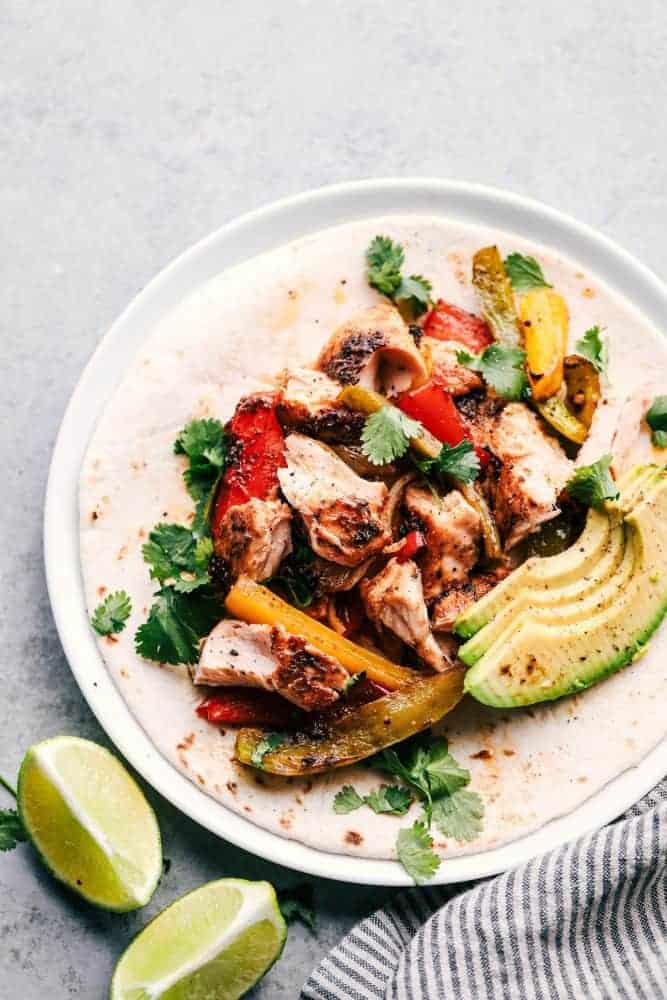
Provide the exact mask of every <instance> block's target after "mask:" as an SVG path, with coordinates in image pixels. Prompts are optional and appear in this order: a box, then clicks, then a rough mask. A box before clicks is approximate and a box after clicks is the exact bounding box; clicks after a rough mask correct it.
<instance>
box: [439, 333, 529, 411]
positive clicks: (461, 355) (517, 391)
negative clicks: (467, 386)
mask: <svg viewBox="0 0 667 1000" xmlns="http://www.w3.org/2000/svg"><path fill="white" fill-rule="evenodd" d="M456 359H457V361H458V362H459V364H461V365H465V366H466V368H471V369H472V370H473V371H475V372H479V373H480V374H481V375H482V377H483V378H484V380H485V381H486V382H488V384H489V385H490V386H492V388H493V389H495V391H496V392H497V393H498V395H499V396H501V397H502V398H503V399H508V400H518V399H526V398H527V397H528V395H529V393H530V389H529V386H528V376H527V374H526V369H525V361H526V354H525V351H522V350H520V349H519V348H518V347H503V345H502V344H490V345H489V346H488V347H486V348H485V349H484V350H483V351H482V353H481V354H469V353H468V352H467V351H457V352H456Z"/></svg>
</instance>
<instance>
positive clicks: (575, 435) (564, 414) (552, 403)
mask: <svg viewBox="0 0 667 1000" xmlns="http://www.w3.org/2000/svg"><path fill="white" fill-rule="evenodd" d="M537 409H538V412H539V413H540V414H541V415H542V416H543V417H544V419H545V420H546V422H547V423H548V424H550V426H551V427H553V429H554V430H556V431H558V433H559V434H562V435H563V437H564V438H567V440H568V441H572V442H573V443H574V444H583V443H584V441H585V440H586V438H587V437H588V428H587V427H586V426H585V425H584V424H582V422H581V421H580V420H577V418H576V417H575V416H574V414H573V413H570V411H569V410H568V408H567V406H566V405H565V403H564V401H563V400H562V399H561V398H560V396H552V397H551V399H547V400H546V401H545V402H544V403H537Z"/></svg>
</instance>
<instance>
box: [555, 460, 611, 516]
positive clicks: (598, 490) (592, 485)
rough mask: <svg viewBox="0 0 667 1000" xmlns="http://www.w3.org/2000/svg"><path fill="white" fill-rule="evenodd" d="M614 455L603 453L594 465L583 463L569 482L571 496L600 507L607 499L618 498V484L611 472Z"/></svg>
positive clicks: (591, 505) (568, 487) (587, 504)
mask: <svg viewBox="0 0 667 1000" xmlns="http://www.w3.org/2000/svg"><path fill="white" fill-rule="evenodd" d="M612 461H613V456H612V455H603V456H602V458H599V459H598V460H597V462H593V464H592V465H582V466H581V467H580V468H579V469H577V471H576V472H575V474H574V475H573V476H572V478H571V479H570V481H569V483H568V484H567V491H568V493H569V494H570V496H571V497H573V498H574V499H575V500H578V501H579V502H580V503H583V504H585V505H586V506H587V507H599V506H600V505H601V504H602V503H604V501H605V500H617V499H618V496H619V490H618V486H617V485H616V483H615V482H614V479H613V476H612V475H611V472H610V467H611V463H612Z"/></svg>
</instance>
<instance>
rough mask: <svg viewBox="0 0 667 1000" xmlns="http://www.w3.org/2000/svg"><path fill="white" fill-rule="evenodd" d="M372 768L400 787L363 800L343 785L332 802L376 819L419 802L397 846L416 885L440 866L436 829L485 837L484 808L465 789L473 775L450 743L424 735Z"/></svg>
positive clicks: (385, 754) (340, 809)
mask: <svg viewBox="0 0 667 1000" xmlns="http://www.w3.org/2000/svg"><path fill="white" fill-rule="evenodd" d="M370 763H371V765H372V766H373V767H375V768H376V769H377V770H379V771H381V772H382V773H383V774H388V775H391V776H392V777H393V778H398V779H399V781H400V782H401V784H393V785H389V784H384V785H380V787H379V788H377V789H376V790H375V791H373V792H371V793H370V794H369V795H366V796H364V797H362V796H361V795H359V793H358V792H357V791H356V789H355V788H354V787H353V786H352V785H344V786H343V787H342V788H341V789H340V790H339V791H338V792H337V793H336V795H335V797H334V801H333V810H334V812H336V813H339V814H342V815H344V814H346V813H350V812H354V811H355V810H357V809H361V807H362V806H364V805H366V806H368V807H369V808H370V809H372V810H373V811H374V812H375V813H378V814H386V815H391V816H404V815H405V814H406V813H407V812H408V810H409V808H410V806H411V805H412V803H413V802H414V801H415V799H417V800H418V801H419V802H421V804H422V806H423V813H422V815H421V816H420V817H419V818H418V819H417V820H415V822H414V823H413V824H412V826H410V827H406V828H405V829H402V830H401V831H400V832H399V834H398V838H397V841H396V852H397V854H398V859H399V861H400V862H401V863H402V865H403V867H404V868H405V870H406V871H407V872H408V873H409V875H411V876H412V878H413V879H414V880H415V882H417V883H420V882H424V881H426V880H427V879H429V878H431V876H432V875H434V874H435V872H436V871H437V870H438V867H439V865H440V858H439V857H438V855H437V854H436V853H435V851H434V850H433V838H432V836H431V833H430V829H431V826H432V825H433V824H435V826H436V828H437V829H438V830H439V831H440V833H442V834H443V836H445V837H452V838H454V839H455V840H461V841H470V840H474V839H475V837H476V836H478V834H479V833H480V832H481V830H482V820H483V817H484V803H483V802H482V799H481V797H480V796H479V795H478V794H477V792H472V791H470V789H469V788H467V785H469V783H470V772H469V771H468V770H466V768H464V767H461V765H460V764H459V763H458V761H456V760H455V759H454V757H453V756H452V755H451V753H450V752H449V747H448V744H447V740H445V739H436V738H433V737H432V736H429V735H424V734H422V735H420V736H416V737H414V738H413V739H411V740H406V741H405V742H404V743H401V744H400V745H398V746H394V747H388V748H386V749H385V750H383V751H382V752H381V753H379V754H378V755H377V756H375V757H373V758H372V760H371V761H370Z"/></svg>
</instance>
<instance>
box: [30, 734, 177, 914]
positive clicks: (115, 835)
mask: <svg viewBox="0 0 667 1000" xmlns="http://www.w3.org/2000/svg"><path fill="white" fill-rule="evenodd" d="M18 807H19V812H20V814H21V819H22V820H23V824H24V826H25V828H26V831H27V833H28V836H29V837H30V839H31V841H32V843H33V844H34V846H35V847H36V849H37V851H38V852H39V854H40V856H41V858H42V860H43V861H44V863H45V864H46V866H47V868H49V869H50V870H51V872H53V874H54V875H55V877H56V878H57V879H60V881H61V882H64V883H65V885H67V886H69V887H70V888H71V889H73V890H74V891H75V892H77V893H79V895H81V896H83V897H84V898H85V899H87V900H88V901H89V902H91V903H94V904H95V905H96V906H102V907H104V908H105V909H108V910H119V911H125V910H136V909H137V908H138V907H139V906H144V905H145V904H146V903H147V902H148V900H149V899H150V898H151V896H152V895H153V892H154V891H155V887H156V885H157V883H158V880H159V878H160V874H161V873H162V846H161V843H160V830H159V828H158V825H157V820H156V819H155V813H154V812H153V810H152V809H151V807H150V806H149V805H148V803H147V802H146V799H145V798H144V796H143V793H142V792H141V789H140V788H139V787H138V785H137V783H136V782H135V781H134V780H133V779H132V778H131V777H130V775H129V774H128V773H127V771H126V770H125V768H124V767H123V766H122V764H121V763H120V762H119V761H118V760H117V759H116V758H115V757H114V756H113V754H110V753H109V751H108V750H105V749H104V748H103V747H100V746H98V745H97V744H96V743H91V742H90V741H89V740H81V739H77V738H76V737H74V736H56V737H55V738H54V739H51V740H45V741H44V742H43V743H36V744H35V746H32V747H30V749H29V750H28V752H27V753H26V755H25V757H24V758H23V763H22V764H21V770H20V773H19V784H18Z"/></svg>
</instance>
